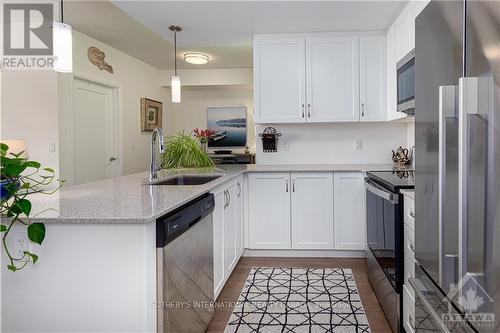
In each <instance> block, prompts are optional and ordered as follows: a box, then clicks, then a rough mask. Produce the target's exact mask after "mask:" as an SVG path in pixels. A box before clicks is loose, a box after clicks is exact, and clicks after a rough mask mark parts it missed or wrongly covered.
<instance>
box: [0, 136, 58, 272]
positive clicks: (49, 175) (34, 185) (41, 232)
mask: <svg viewBox="0 0 500 333" xmlns="http://www.w3.org/2000/svg"><path fill="white" fill-rule="evenodd" d="M22 153H23V152H9V146H8V145H6V144H4V143H0V162H1V165H0V168H1V179H2V198H1V205H0V214H2V215H3V217H6V218H2V219H1V221H0V232H1V233H2V235H1V237H2V245H3V249H4V251H5V254H6V257H7V259H8V263H7V269H9V270H10V271H12V272H17V271H19V270H21V269H23V268H24V267H26V265H27V264H28V263H29V262H32V263H33V264H34V263H36V262H37V261H38V255H36V254H34V253H31V252H28V251H25V252H24V253H23V256H22V257H21V258H15V257H13V256H12V254H11V252H10V250H9V248H8V246H7V244H8V242H7V237H8V235H9V233H10V231H11V230H12V227H13V226H14V225H15V224H16V223H19V224H22V225H23V226H27V227H26V232H27V235H28V239H29V240H30V241H32V242H34V243H36V244H40V245H41V244H42V242H43V240H44V239H45V225H44V224H43V223H33V224H30V223H29V216H30V213H31V208H32V205H31V201H30V200H29V199H28V198H29V196H30V195H32V194H34V193H41V194H52V193H54V192H55V191H57V190H58V189H59V188H60V187H61V186H62V184H63V183H64V181H61V180H57V181H58V182H59V186H58V187H57V188H56V189H47V186H48V185H50V184H51V183H52V182H53V181H54V180H56V179H55V172H54V170H53V169H51V168H43V169H42V170H43V172H44V174H40V173H39V172H40V169H41V167H42V166H41V164H40V163H39V162H37V161H29V160H28V159H26V158H23V157H21V156H22ZM25 219H26V220H25Z"/></svg>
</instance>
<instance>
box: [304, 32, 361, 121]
mask: <svg viewBox="0 0 500 333" xmlns="http://www.w3.org/2000/svg"><path fill="white" fill-rule="evenodd" d="M306 53H307V62H306V73H307V88H306V91H307V101H306V102H307V105H306V109H307V112H306V113H307V121H308V122H337V121H339V122H340V121H359V103H358V101H359V75H358V73H359V57H358V37H357V36H344V37H331V38H308V39H307V40H306Z"/></svg>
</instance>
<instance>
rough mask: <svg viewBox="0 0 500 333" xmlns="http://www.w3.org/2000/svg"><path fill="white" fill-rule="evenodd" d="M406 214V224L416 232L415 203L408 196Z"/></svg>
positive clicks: (405, 201) (405, 204)
mask: <svg viewBox="0 0 500 333" xmlns="http://www.w3.org/2000/svg"><path fill="white" fill-rule="evenodd" d="M404 214H405V215H404V223H405V224H406V225H407V226H408V227H410V229H411V230H415V202H414V200H412V199H410V198H408V197H407V196H405V200H404Z"/></svg>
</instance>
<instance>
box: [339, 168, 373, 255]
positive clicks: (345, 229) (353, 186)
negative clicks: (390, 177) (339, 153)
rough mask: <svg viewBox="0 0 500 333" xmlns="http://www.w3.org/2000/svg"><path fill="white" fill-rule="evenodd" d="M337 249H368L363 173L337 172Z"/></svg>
mask: <svg viewBox="0 0 500 333" xmlns="http://www.w3.org/2000/svg"><path fill="white" fill-rule="evenodd" d="M334 177H335V178H334V188H335V196H334V202H335V208H334V211H335V231H334V234H335V250H365V249H366V207H365V206H366V205H365V202H366V199H365V195H366V191H365V186H364V177H363V173H360V172H336V173H335V176H334Z"/></svg>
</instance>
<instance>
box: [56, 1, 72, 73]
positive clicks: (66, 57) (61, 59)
mask: <svg viewBox="0 0 500 333" xmlns="http://www.w3.org/2000/svg"><path fill="white" fill-rule="evenodd" d="M52 29H53V31H52V32H53V47H54V70H55V71H56V72H60V73H71V72H73V35H72V32H71V26H70V25H69V24H65V23H64V3H63V0H61V22H55V21H54V23H53V25H52Z"/></svg>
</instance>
